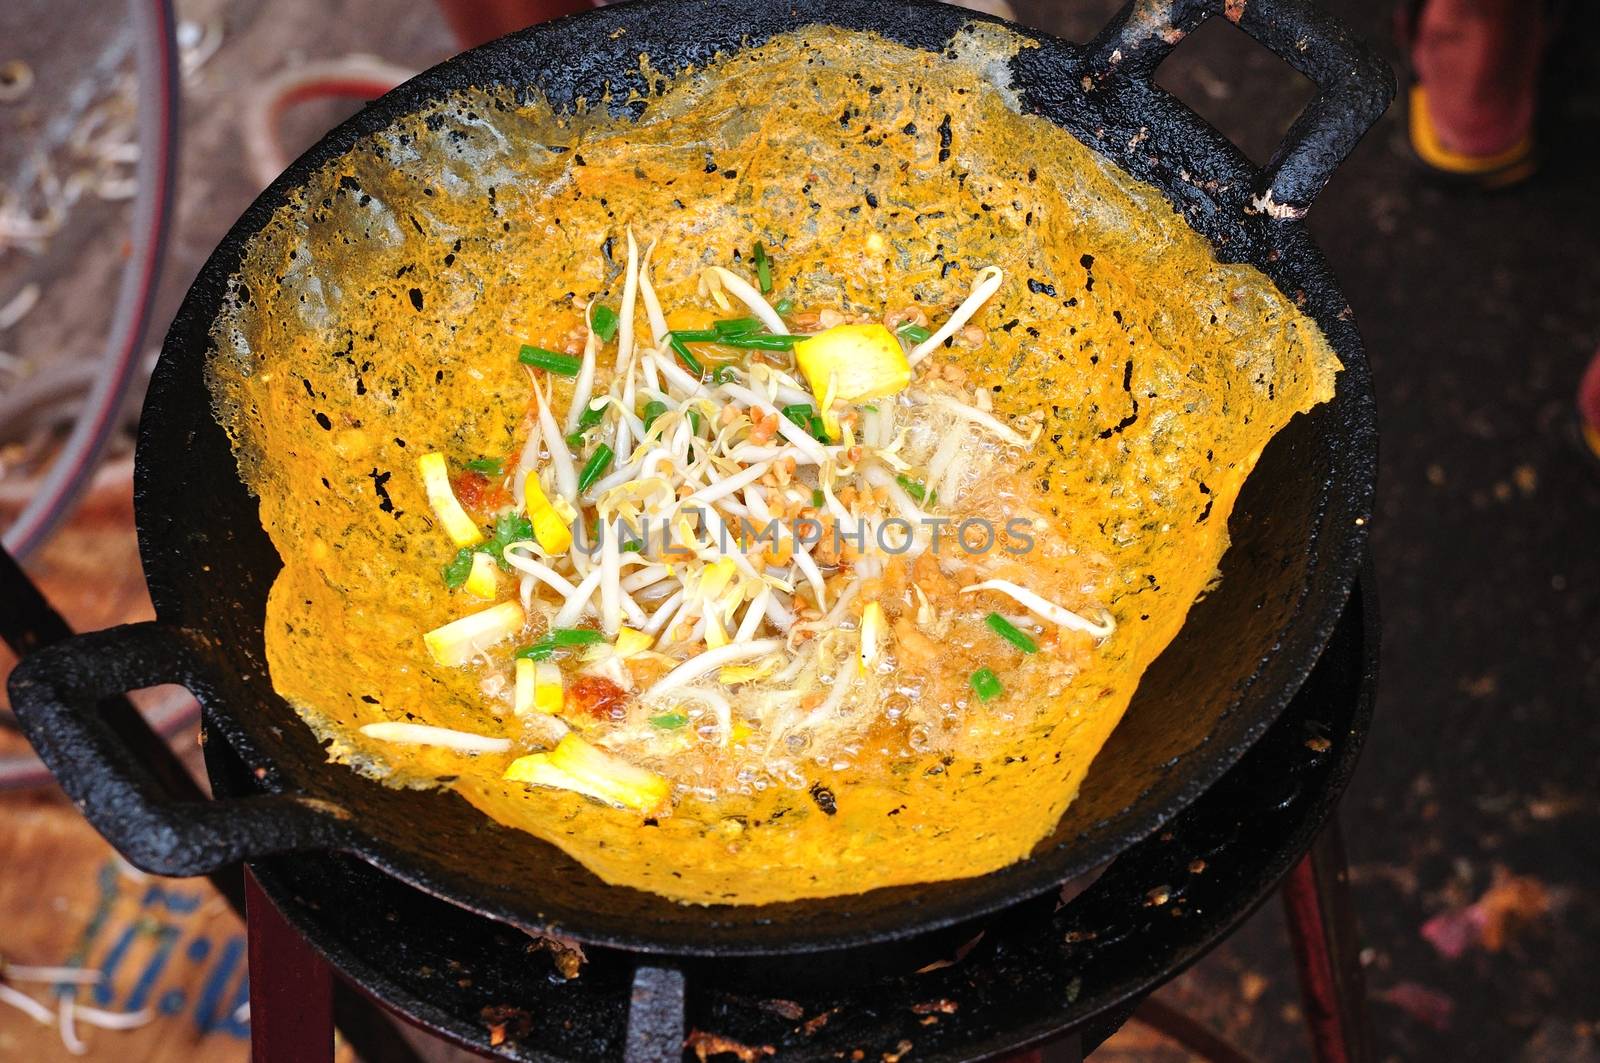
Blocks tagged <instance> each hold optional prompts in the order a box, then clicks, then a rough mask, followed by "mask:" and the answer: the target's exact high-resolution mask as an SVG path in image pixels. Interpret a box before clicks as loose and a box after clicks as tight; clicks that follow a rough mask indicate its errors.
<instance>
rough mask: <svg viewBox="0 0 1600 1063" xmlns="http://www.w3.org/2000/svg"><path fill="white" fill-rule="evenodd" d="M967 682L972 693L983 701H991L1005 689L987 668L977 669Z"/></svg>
mask: <svg viewBox="0 0 1600 1063" xmlns="http://www.w3.org/2000/svg"><path fill="white" fill-rule="evenodd" d="M969 682H970V683H971V684H972V689H973V691H974V692H975V693H976V694H977V695H978V697H979V698H981V699H982V700H984V701H993V700H994V699H995V698H997V697H999V696H1000V694H1001V692H1002V691H1003V690H1004V689H1005V688H1004V687H1002V686H1001V685H1000V679H999V677H998V676H996V675H995V674H994V671H993V670H992V669H989V668H979V669H978V670H977V671H976V672H973V673H972V678H971V679H970V680H969Z"/></svg>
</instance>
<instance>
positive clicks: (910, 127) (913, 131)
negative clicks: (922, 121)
mask: <svg viewBox="0 0 1600 1063" xmlns="http://www.w3.org/2000/svg"><path fill="white" fill-rule="evenodd" d="M900 132H902V133H904V134H905V135H906V136H908V137H914V136H916V135H917V123H915V122H907V123H906V124H905V125H903V126H901V127H900Z"/></svg>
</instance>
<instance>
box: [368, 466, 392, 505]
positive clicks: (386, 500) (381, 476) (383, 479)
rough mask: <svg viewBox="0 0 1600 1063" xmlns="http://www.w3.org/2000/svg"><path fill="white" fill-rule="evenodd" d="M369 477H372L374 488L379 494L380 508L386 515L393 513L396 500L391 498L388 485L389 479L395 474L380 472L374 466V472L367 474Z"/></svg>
mask: <svg viewBox="0 0 1600 1063" xmlns="http://www.w3.org/2000/svg"><path fill="white" fill-rule="evenodd" d="M367 475H368V476H370V477H372V488H373V490H375V491H377V492H378V508H379V509H381V510H383V512H385V513H393V512H394V499H392V498H390V497H389V488H388V486H387V485H388V483H389V477H390V476H393V475H394V474H393V473H388V472H379V471H378V469H377V467H376V466H374V467H373V470H372V471H371V472H369V473H367Z"/></svg>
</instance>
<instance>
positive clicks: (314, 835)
mask: <svg viewBox="0 0 1600 1063" xmlns="http://www.w3.org/2000/svg"><path fill="white" fill-rule="evenodd" d="M196 674H198V673H197V669H196V666H195V663H194V655H193V654H192V653H191V652H190V650H189V647H188V645H187V643H186V642H185V639H184V637H183V635H182V633H181V632H179V631H178V630H176V629H174V628H171V627H169V626H167V625H164V624H161V623H158V622H147V623H141V624H128V625H125V626H123V627H115V628H109V629H107V630H105V631H96V632H94V633H92V634H88V635H77V636H74V637H72V638H69V639H66V640H64V641H61V642H57V643H55V644H54V645H50V646H46V647H44V648H43V649H40V650H37V651H35V652H34V653H31V654H29V655H28V656H27V657H25V658H23V659H22V661H21V662H20V663H19V664H18V665H17V667H16V669H15V670H14V671H13V672H12V673H11V680H10V683H9V689H10V693H11V705H12V708H13V710H14V711H15V713H16V716H17V722H18V723H19V725H20V726H21V727H22V731H23V733H24V734H25V735H26V736H27V738H28V741H30V742H31V743H33V748H34V749H35V750H36V751H37V752H38V754H39V759H40V760H42V761H44V763H45V765H46V767H48V768H49V769H50V771H51V772H52V773H53V774H54V775H55V777H56V780H57V781H58V782H59V783H60V784H61V788H62V789H63V790H65V791H66V793H67V796H68V797H70V798H72V802H73V804H75V805H77V806H78V809H79V810H80V811H81V812H82V813H83V815H84V817H85V818H86V819H88V821H89V823H90V825H91V826H93V827H94V828H95V830H97V831H99V832H100V834H101V835H102V836H103V837H104V838H105V839H106V841H108V842H110V843H111V845H112V847H113V848H115V849H116V850H117V851H118V852H119V853H121V854H122V855H123V856H124V857H125V858H126V859H127V860H128V862H129V863H131V864H133V865H134V866H135V867H137V868H139V869H141V870H143V871H148V872H150V873H152V874H156V875H172V876H179V877H182V876H189V875H205V874H210V873H211V872H214V871H217V870H219V869H221V868H224V867H227V866H228V865H230V864H235V863H238V862H239V861H241V860H246V859H254V858H256V857H261V856H270V855H272V854H273V853H280V852H290V851H296V850H308V849H323V850H326V849H339V848H346V847H348V840H349V834H348V828H346V826H345V825H344V823H343V818H344V815H345V813H344V812H343V810H342V809H339V808H338V807H336V806H333V805H330V804H328V803H326V802H322V801H317V800H315V799H312V798H305V797H298V796H293V795H288V794H274V795H267V796H260V797H246V798H236V799H231V800H226V801H212V800H208V799H206V797H205V795H204V794H203V793H202V792H201V790H200V788H199V786H198V785H196V784H195V782H194V781H193V780H192V779H190V778H189V776H188V775H187V774H186V773H185V772H184V771H183V769H182V766H181V764H179V763H178V761H177V758H176V757H175V756H174V755H173V753H172V752H171V750H169V749H168V748H167V747H166V745H165V744H164V743H163V742H162V741H161V740H160V738H158V737H157V736H156V734H155V732H154V731H152V730H151V729H150V726H149V725H148V724H147V723H146V722H145V720H144V718H143V717H142V716H140V715H139V714H138V713H137V712H136V711H134V710H133V708H132V707H131V705H129V704H128V703H127V702H126V700H121V701H120V704H119V702H118V699H116V695H120V694H123V693H125V692H127V691H131V690H141V689H143V688H145V687H151V686H156V685H158V684H162V683H174V682H181V683H183V684H184V685H185V686H187V685H189V684H190V683H192V682H194V680H193V679H191V678H189V677H192V676H194V675H196ZM196 685H198V684H196Z"/></svg>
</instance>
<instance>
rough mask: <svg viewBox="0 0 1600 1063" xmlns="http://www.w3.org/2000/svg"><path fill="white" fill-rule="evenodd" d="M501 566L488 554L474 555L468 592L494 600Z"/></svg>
mask: <svg viewBox="0 0 1600 1063" xmlns="http://www.w3.org/2000/svg"><path fill="white" fill-rule="evenodd" d="M498 575H499V566H498V565H496V564H495V560H494V558H492V557H490V556H489V555H488V554H473V555H472V571H471V572H469V573H467V583H466V587H467V593H468V594H470V595H472V596H473V597H474V598H482V599H483V600H484V601H486V602H492V601H494V592H495V585H496V583H497V582H498V580H497V578H496V577H497V576H498Z"/></svg>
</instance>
